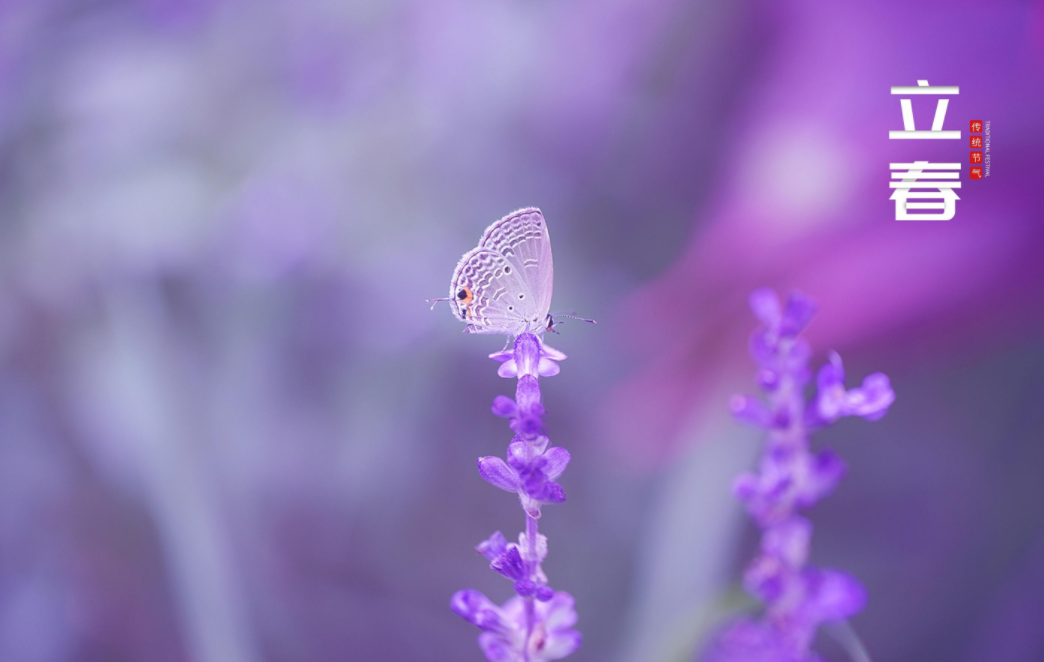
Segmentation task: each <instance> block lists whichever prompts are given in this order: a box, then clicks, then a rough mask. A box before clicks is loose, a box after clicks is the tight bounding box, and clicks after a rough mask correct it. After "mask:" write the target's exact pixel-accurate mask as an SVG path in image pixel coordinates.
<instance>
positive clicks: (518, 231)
mask: <svg viewBox="0 0 1044 662" xmlns="http://www.w3.org/2000/svg"><path fill="white" fill-rule="evenodd" d="M479 247H480V248H486V249H489V250H492V251H495V252H497V253H499V254H500V255H502V256H503V257H504V258H505V259H506V260H507V262H508V264H509V265H510V266H511V267H512V268H513V269H512V270H513V271H515V272H517V273H518V274H519V275H520V281H521V282H522V284H523V286H524V289H523V290H522V291H520V292H518V293H516V294H515V299H516V304H517V305H515V310H519V311H521V313H522V318H523V319H524V320H525V321H526V322H527V324H529V327H530V328H531V329H535V328H539V327H542V326H543V322H544V319H545V318H546V317H547V313H548V311H549V310H550V309H551V293H552V290H553V289H554V275H555V270H554V264H553V263H552V261H551V238H550V236H549V235H548V233H547V223H546V222H545V221H544V215H543V214H542V213H541V212H540V210H539V209H537V208H536V207H528V208H526V209H520V210H518V211H516V212H513V213H511V214H508V215H507V216H505V217H504V218H502V219H500V220H499V221H497V222H495V223H493V224H492V225H490V226H489V227H488V228H486V231H485V232H483V233H482V239H480V240H479ZM518 294H522V295H523V297H522V298H519V296H518ZM534 322H535V325H534V324H533V323H534Z"/></svg>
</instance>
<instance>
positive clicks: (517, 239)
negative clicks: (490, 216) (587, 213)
mask: <svg viewBox="0 0 1044 662" xmlns="http://www.w3.org/2000/svg"><path fill="white" fill-rule="evenodd" d="M553 286H554V265H553V262H552V258H551V239H550V237H549V235H548V232H547V223H546V222H545V221H544V215H543V214H542V213H541V212H540V210H539V209H536V208H535V207H528V208H525V209H520V210H518V211H516V212H514V213H511V214H508V215H507V216H505V217H504V218H502V219H500V220H499V221H496V222H495V223H493V224H492V225H490V226H489V227H488V228H486V231H485V232H483V233H482V237H481V238H480V239H479V244H478V246H477V247H475V248H473V249H472V250H470V251H468V252H467V253H465V254H464V256H463V257H461V258H460V262H458V263H457V268H456V269H455V270H454V271H453V278H452V280H451V282H450V296H449V299H448V300H449V301H450V303H451V305H452V306H453V312H454V314H455V315H456V316H457V318H458V319H460V320H461V321H462V322H465V323H467V326H466V327H465V328H464V331H465V333H493V334H504V335H519V334H521V333H542V332H543V331H544V330H545V329H546V328H547V326H548V319H549V315H548V312H549V310H550V307H551V293H552V289H553Z"/></svg>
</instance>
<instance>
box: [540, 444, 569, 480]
mask: <svg viewBox="0 0 1044 662" xmlns="http://www.w3.org/2000/svg"><path fill="white" fill-rule="evenodd" d="M543 457H544V458H545V459H546V460H547V464H546V465H545V466H544V472H545V473H546V474H547V477H548V478H549V479H551V480H555V479H556V478H558V477H559V476H561V475H562V472H563V471H565V469H566V466H567V465H568V464H569V459H570V458H569V451H567V450H566V449H564V448H562V447H561V446H555V447H554V448H552V449H550V450H548V451H547V452H546V453H544V455H543Z"/></svg>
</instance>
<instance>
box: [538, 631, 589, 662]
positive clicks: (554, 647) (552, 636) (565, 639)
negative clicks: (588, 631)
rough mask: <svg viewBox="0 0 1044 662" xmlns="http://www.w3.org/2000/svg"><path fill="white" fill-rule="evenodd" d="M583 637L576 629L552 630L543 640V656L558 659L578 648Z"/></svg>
mask: <svg viewBox="0 0 1044 662" xmlns="http://www.w3.org/2000/svg"><path fill="white" fill-rule="evenodd" d="M582 641H583V638H582V637H581V635H580V633H579V632H577V631H576V630H552V631H550V632H548V633H547V638H546V639H545V640H544V650H543V658H544V659H545V660H558V659H561V658H563V657H566V656H568V655H571V654H572V653H573V652H574V651H575V650H576V649H577V648H580V644H581V643H582Z"/></svg>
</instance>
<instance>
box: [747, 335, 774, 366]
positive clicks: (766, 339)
mask: <svg viewBox="0 0 1044 662" xmlns="http://www.w3.org/2000/svg"><path fill="white" fill-rule="evenodd" d="M748 351H749V352H750V358H752V359H754V363H756V364H758V365H760V366H764V367H772V366H775V365H776V364H777V363H778V361H777V360H776V359H777V358H778V357H777V354H776V353H777V351H778V345H777V344H776V340H775V336H774V335H773V334H772V333H771V332H770V331H767V330H765V329H758V330H757V331H755V332H754V333H752V334H751V336H750V343H749V345H748Z"/></svg>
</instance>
